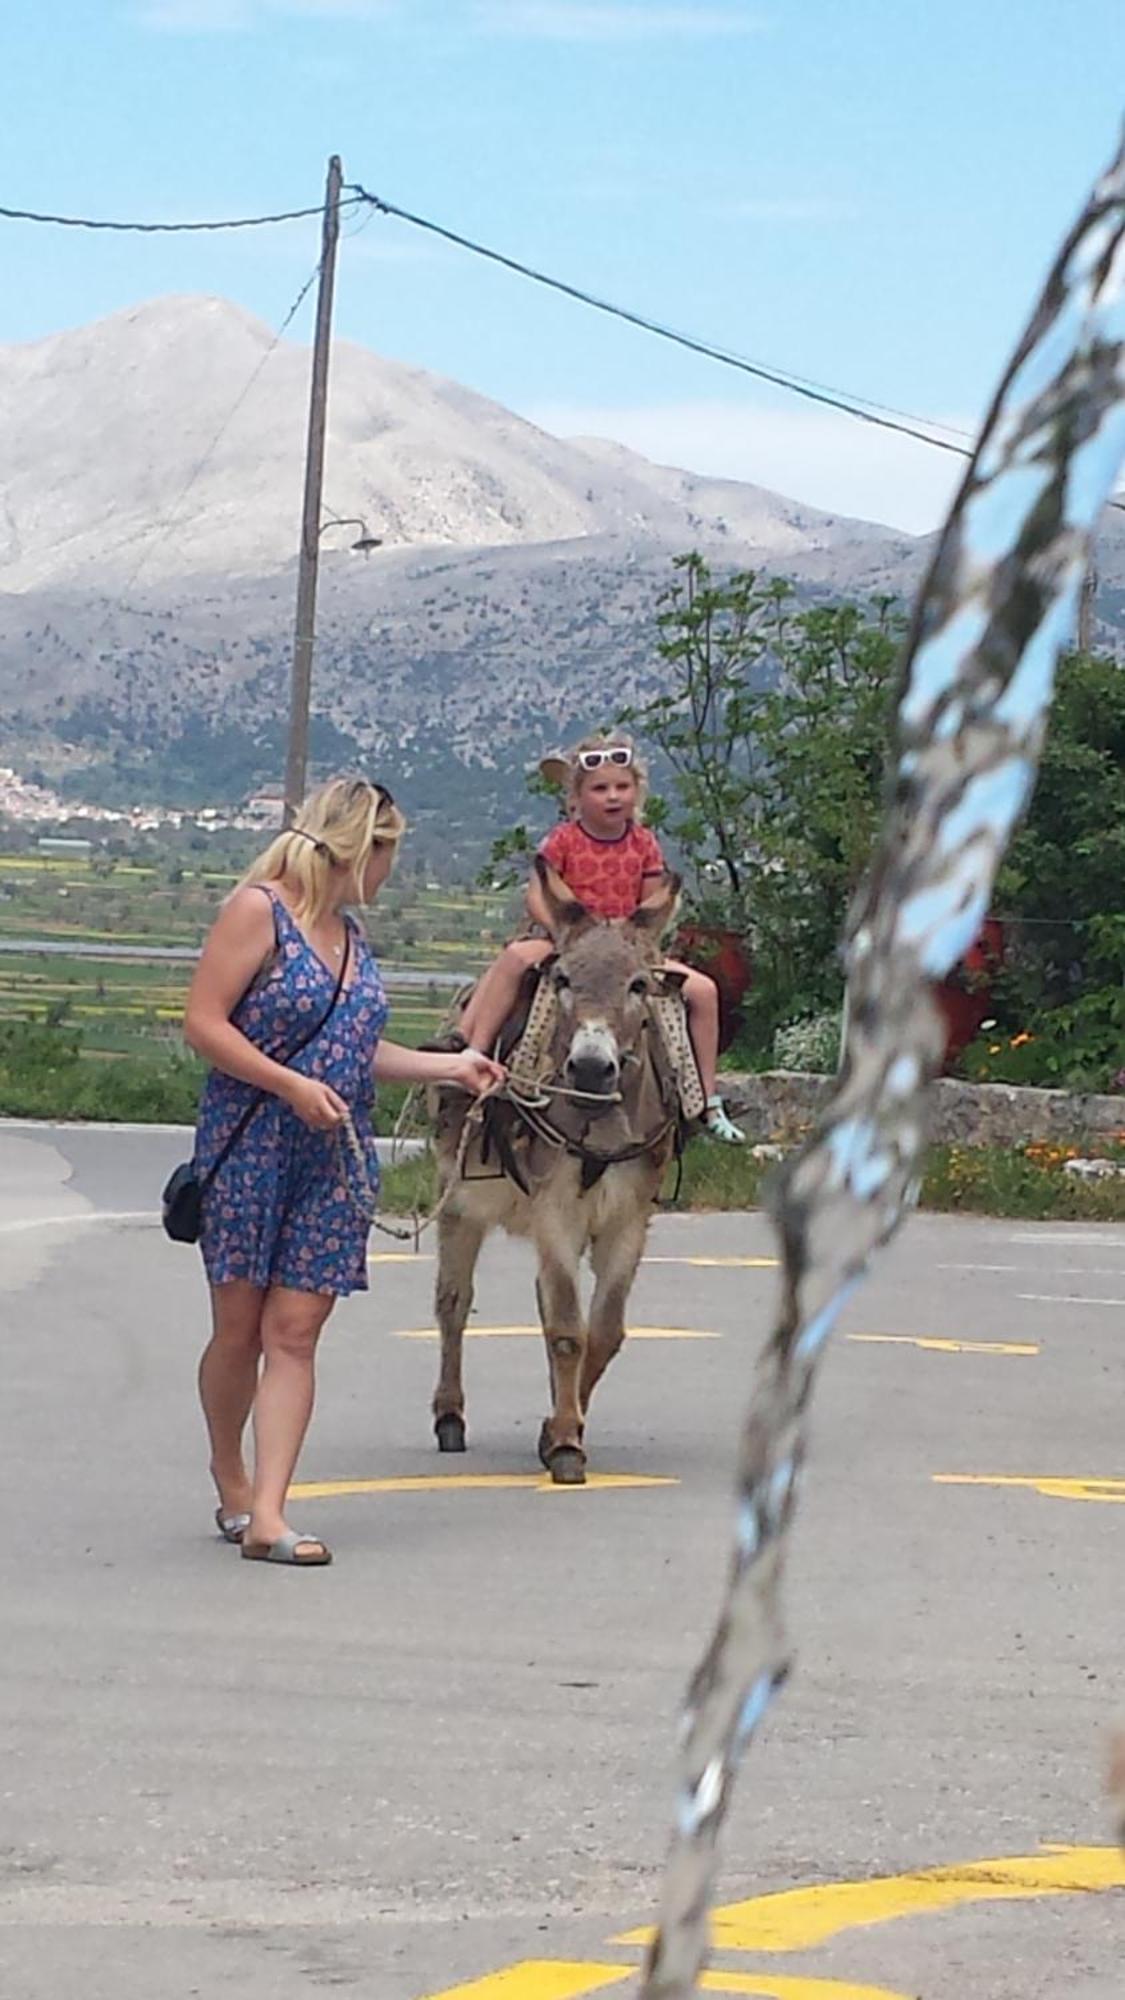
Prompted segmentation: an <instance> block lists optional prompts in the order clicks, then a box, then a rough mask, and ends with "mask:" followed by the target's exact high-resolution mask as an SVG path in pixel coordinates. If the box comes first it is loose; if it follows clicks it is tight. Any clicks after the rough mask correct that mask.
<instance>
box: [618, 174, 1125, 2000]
mask: <svg viewBox="0 0 1125 2000" xmlns="http://www.w3.org/2000/svg"><path fill="white" fill-rule="evenodd" d="M1123 417H1125V146H1123V147H1122V150H1121V151H1120V152H1119V153H1118V155H1117V158H1116V160H1115V161H1114V163H1113V165H1112V166H1111V167H1110V169H1109V171H1108V172H1107V173H1106V174H1105V175H1104V177H1103V178H1102V180H1101V181H1100V182H1099V183H1098V184H1097V186H1096V187H1095V189H1094V191H1093V194H1092V196H1091V198H1090V201H1089V203H1088V204H1087V206H1086V208H1085V210H1084V211H1083V214H1082V215H1081V217H1080V218H1079V220H1078V222H1077V224H1076V225H1075V227H1074V229H1073V230H1072V231H1071V233H1070V235H1069V236H1068V237H1067V238H1066V241H1065V242H1064V244H1063V246H1062V249H1061V251H1060V253H1059V255H1058V257H1057V259H1056V261H1055V264H1054V268H1053V269H1052V271H1051V273H1050V276H1049V277H1048V280H1047V284H1046V287H1045V289H1044V292H1043V296H1042V298H1041V300H1040V301H1039V304H1038V305H1037V306H1036V308H1035V311H1034V312H1033V314H1032V317H1031V321H1030V324H1029V326H1028V328H1027V331H1026V333H1025V335H1024V337H1023V339H1022V340H1021V341H1020V344H1019V346H1018V348H1017V350H1016V354H1015V357H1014V359H1013V361H1012V363H1011V365H1010V367H1009V369H1008V371H1007V373H1006V375H1005V377H1004V379H1003V382H1002V383H1001V386H1000V389H999V391H998V393H997V396H996V399H995V401H994V403H993V406H992V410H991V412H990V413H989V417H988V420H987V422H986V424H985V428H984V431H983V434H982V437H981V442H980V445H979V446H978V448H977V451H976V452H975V454H974V456H973V461H972V464H971V466H970V468H969V471H968V473H967V475H966V478H965V482H964V485H963V486H962V488H961V491H960V493H959V495H958V497H957V499H956V501H955V503H954V506H953V509H952V511H951V513H950V516H949V520H948V522H947V524H946V527H945V530H944V532H943V534H942V537H941V540H940V543H939V545H938V549H937V552H936V555H935V557H934V561H933V565H932V567H931V569H930V572H929V575H928V577H927V579H926V582H925V584H924V586H923V589H922V592H921V595H920V598H919V601H918V606H917V609H916V611H915V615H914V621H913V625H912V628H911V632H910V636H909V639H908V641H907V647H906V670H905V672H904V677H903V686H902V692H901V698H900V705H899V711H898V719H897V734H896V741H895V746H894V755H895V764H896V789H895V794H894V799H893V803H892V805H891V808H890V811H889V813H888V815H887V820H886V823H885V825H884V829H883V833H882V837H881V840H880V844H879V847H878V850H877V853H876V857H875V861H874V865H873V868H872V871H871V875H870V878H869V881H868V883H867V885H866V886H865V888H864V890H863V892H862V894H861V895H860V897H859V899H858V901H857V904H856V907H855V910H854V912H853V914H852V918H851V922H850V925H849V938H848V951H847V960H848V996H849V1006H848V1029H847V1038H846V1049H845V1058H844V1063H843V1067H842V1069H841V1072H840V1076H839V1079H838V1082H837V1084H836V1086H835V1089H834V1091H833V1094H832V1097H831V1099H830V1100H829V1103H828V1106H827V1109H826V1110H825V1112H824V1114H823V1116H822V1118H821V1121H820V1124H819V1127H818V1130H817V1131H816V1133H815V1134H814V1136H813V1138H812V1140H811V1141H810V1143H809V1144H808V1146H807V1147H806V1148H805V1150H804V1151H803V1152H802V1153H801V1154H800V1155H799V1156H798V1157H797V1159H796V1160H795V1161H794V1163H793V1164H792V1166H791V1167H790V1169H789V1171H788V1173H787V1174H786V1176H785V1178H784V1181H783V1186H782V1192H781V1196H780V1201H779V1214H778V1218H777V1219H778V1231H779V1235H780V1239H781V1249H782V1257H783V1263H784V1293H783V1307H782V1312H781V1317H780V1319H779V1322H778V1324H777V1326H776V1328H775V1330H774V1333H773V1336H772V1338H771V1340H770V1342H769V1345H768V1347H767V1348H766V1351H765V1354H764V1356H763V1357H762V1359H761V1361H760V1363H759V1364H758V1368H757V1371H756V1376H755V1382H754V1389H753V1395H752V1399H751V1404H750V1410H749V1414H748V1416H747V1419H746V1423H745V1427H744V1430H743V1435H742V1449H741V1457H740V1463H739V1474H738V1517H737V1528H736V1535H735V1546H734V1552H733V1556H732V1560H731V1568H730V1575H729V1580H728V1585H727V1590H726V1595H725V1598H724V1601H723V1604H722V1606H721V1608H720V1612H719V1617H718V1621H717V1624H716V1627H715V1631H714V1635H713V1637H712V1639H711V1642H710V1645H709V1646H708V1648H707V1651H706V1653H705V1654H704V1657H703V1660H702V1662H701V1664H700V1666H699V1668H698V1670H697V1672H696V1674H695V1677H694V1680H693V1682H692V1685H691V1688H690V1691H689V1694H688V1700H687V1708H686V1715H685V1722H684V1747H683V1761H682V1778H681V1789H680V1795H679V1802H678V1812H677V1831H676V1834H675V1837H674V1840H673V1843H672V1850H671V1855H670V1858H669V1863H668V1869H667V1873H666V1876H665V1880H664V1888H663V1895H662V1898H661V1907H660V1923H659V1929H658V1931H657V1934H656V1939H655V1942H654V1944H653V1946H652V1949H651V1951H650V1953H649V1956H648V1961H647V1964H646V1968H645V1971H644V1974H643V1976H642V1982H641V2000H688V1996H689V1995H690V1994H691V1993H692V1992H693V1991H694V1990H695V1985H696V1981H697V1978H698V1976H699V1973H700V1970H701V1968H702V1965H703V1963H704V1960H705V1957H706V1954H707V1946H708V1922H707V1910H708V1904H709V1902H710V1900H711V1891H712V1886H713V1881H714V1872H715V1863H716V1848H717V1842H718V1835H719V1831H720V1828H721V1825H722V1821H723V1818H724V1815H725V1812H726V1808H727V1805H728V1802H729V1799H730V1795H731V1789H732V1786H733V1783H734V1779H735V1775H736V1771H737V1768H738V1764H739V1761H740V1758H741V1754H742V1752H743V1750H744V1749H745V1747H746V1745H747V1743H748V1742H749V1741H750V1739H751V1738H752V1736H753V1735H754V1733H755V1731H756V1729H757V1728H758V1725H759V1724H760V1723H761V1721H762V1718H763V1716H764V1715H765V1714H766V1712H767V1710H768V1709H769V1707H770V1704H771V1701H772V1699H773V1696H774V1694H775V1692H776V1690H777V1689H778V1687H779V1686H780V1685H781V1683H782V1681H783V1680H784V1678H785V1675H786V1672H787V1669H788V1659H787V1649H786V1644H785V1637H784V1632H783V1627H782V1610H781V1576H782V1572H783V1567H784V1561H785V1555H786V1547H787V1537H788V1531H789V1527H790V1524H791V1522H792V1519H793V1514H794V1511H795V1507H796V1499H797V1490H798V1481H799V1477H800V1472H801V1467H802V1463H803V1460H804V1456H805V1444H806V1424H807V1419H808V1412H809V1407H810V1401H811V1396H812V1390H813V1386H814V1377H815V1371H816V1365H817V1361H818V1359H819V1357H820V1354H821V1352H822V1350H823V1347H824V1343H825V1341H826V1339H827V1337H828V1334H829V1332H830V1331H831V1328H832V1325H833V1322H834V1321H835V1318H836V1315H837V1314H838V1312H839V1310H840V1307H841V1305H842V1304H843V1302H844V1300H845V1299H846V1298H847V1297H848V1295H849V1293H850V1292H851V1291H852V1290H853V1288H854V1287H855V1286H856V1285H857V1284H858V1283H859V1281H860V1279H861V1277H862V1276H863V1273H864V1271H865V1269H866V1266H867V1263H868V1260H869V1258H870V1256H871V1255H872V1253H873V1252H874V1251H875V1250H876V1249H877V1248H878V1247H879V1246H881V1245H882V1244H884V1243H885V1242H886V1241H887V1240H888V1238H889V1237H890V1236H891V1235H892V1233H893V1232H894V1230H895V1229H896V1228H897V1227H898V1224H899V1222H900V1221H901V1219H902V1215H903V1212H904V1210H905V1209H906V1208H908V1207H909V1206H910V1204H911V1203H912V1200H913V1198H914V1194H915V1190H916V1179H915V1177H916V1174H917V1171H918V1167H919V1163H920V1158H921V1151H922V1146H923V1132H924V1098H925V1092H926V1086H927V1084H928V1083H929V1081H930V1080H931V1079H932V1077H933V1075H934V1074H935V1072H936V1069H937V1066H938V1062H939V1059H940V1049H941V1043H942V1033H941V1027H940V1023H939V1021H938V1016H937V1010H936V1008H935V1006H934V1003H933V1000H932V998H931V997H930V996H931V992H932V987H933V983H934V981H936V980H940V979H941V978H942V977H943V976H944V975H945V974H946V973H947V972H948V971H949V970H950V968H951V967H952V966H954V965H955V964H957V963H958V962H959V960H960V959H961V958H962V957H963V956H964V953H965V952H966V950H967V949H968V947H969V946H970V945H971V943H972V941H973V939H974V938H975V937H976V936H977V935H978V933H979V931H980V927H981V923H982V921H983V919H984V916H985V913H986V911H987V909H988V903H989V896H990V893H991V889H992V883H993V880H994V878H995V874H996V870H997V868H998V866H999V863H1000V859H1001V857H1002V855H1003V852H1004V849H1005V846H1006V844H1007V841H1008V838H1009V835H1010V833H1011V830H1012V827H1013V824H1014V822H1015V819H1016V817H1017V815H1018V813H1019V812H1020V810H1021V808H1022V806H1023V804H1024V802H1025V800H1026V799H1027V797H1028V796H1029V793H1030V790H1031V786H1032V783H1033V780H1034V775H1035V766H1036V762H1037V759H1038V756H1039V751H1040V748H1041V745H1042V742H1043V737H1044V733H1045V729H1046V718H1047V712H1048V708H1049V704H1050V699H1051V689H1052V680H1053V673H1054V664H1055V659H1056V656H1057V654H1058V651H1059V648H1060V647H1061V646H1062V645H1063V643H1064V642H1065V641H1066V639H1067V637H1068V636H1069V634H1071V633H1072V632H1073V630H1074V623H1075V616H1076V611H1077V606H1078V600H1079V593H1080V591H1081V588H1082V581H1083V577H1084V574H1085V570H1086V566H1087V563H1088V560H1089V555H1090V549H1091V544H1092V539H1093V533H1094V529H1095V527H1096V524H1097V521H1098V518H1099V516H1100V513H1101V510H1102V507H1103V505H1104V504H1105V500H1106V497H1107V495H1108V494H1109V492H1110V490H1111V488H1112V484H1113V478H1114V475H1115V472H1116V469H1117V463H1118V460H1119V458H1120V457H1121V453H1122V445H1123V441H1125V437H1123V434H1125V425H1123V421H1122V420H1123Z"/></svg>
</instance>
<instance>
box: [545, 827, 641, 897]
mask: <svg viewBox="0 0 1125 2000" xmlns="http://www.w3.org/2000/svg"><path fill="white" fill-rule="evenodd" d="M539 852H540V854H541V855H542V856H543V858H544V860H545V861H549V862H550V865H551V867H552V868H553V869H554V870H555V873H556V874H557V875H561V876H562V878H563V881H564V882H565V883H566V886H567V888H568V889H569V890H570V892H571V895H572V896H577V898H578V901H579V902H580V903H584V904H585V905H586V908H587V909H588V910H589V912H590V914H591V916H595V917H631V916H632V914H633V912H634V910H635V909H636V908H637V906H638V904H639V903H640V902H641V899H642V898H643V896H644V893H645V889H646V887H648V886H650V885H651V880H652V878H653V876H657V875H663V874H664V872H665V869H664V856H663V855H662V853H661V852H660V842H659V841H658V840H657V838H656V835H655V834H654V833H653V832H652V831H651V829H650V828H649V827H647V826H638V825H637V824H636V822H635V821H632V820H631V821H630V823H629V825H628V826H627V827H626V829H625V831H624V833H621V834H618V836H617V839H616V840H598V839H597V838H596V836H595V835H594V834H592V833H587V831H586V829H585V827H584V826H581V825H580V824H579V822H578V821H577V820H573V819H572V820H565V821H560V823H559V825H558V826H554V827H552V828H551V831H550V833H549V834H548V835H547V838H546V839H545V840H544V841H542V842H541V844H540V848H539Z"/></svg>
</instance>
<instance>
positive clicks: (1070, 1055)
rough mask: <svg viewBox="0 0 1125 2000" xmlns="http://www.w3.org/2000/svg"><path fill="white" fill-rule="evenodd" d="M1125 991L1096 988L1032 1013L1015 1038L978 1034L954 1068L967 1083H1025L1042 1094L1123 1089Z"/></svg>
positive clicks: (1124, 1084) (1119, 988)
mask: <svg viewBox="0 0 1125 2000" xmlns="http://www.w3.org/2000/svg"><path fill="white" fill-rule="evenodd" d="M1123 1060H1125V987H1121V986H1107V987H1101V988H1099V989H1097V990H1096V991H1094V992H1093V993H1084V994H1083V995H1082V997H1081V999H1079V1000H1075V1001H1072V1002H1071V1003H1070V1005H1069V1006H1062V1007H1055V1008H1053V1009H1052V1010H1051V1011H1050V1012H1047V1011H1044V1013H1043V1014H1041V1015H1033V1016H1032V1018H1031V1027H1030V1028H1027V1029H1024V1030H1023V1031H1022V1032H1021V1033H1019V1034H1015V1035H1010V1036H1009V1035H1003V1034H999V1033H995V1034H991V1035H983V1036H981V1037H980V1038H979V1040H977V1041H975V1042H970V1044H969V1046H968V1048H967V1049H965V1050H964V1051H963V1052H962V1055H961V1057H960V1060H959V1062H958V1064H957V1070H958V1074H959V1075H961V1076H964V1077H967V1078H968V1079H969V1081H970V1082H972V1083H1013V1084H1030V1085H1033V1086H1035V1087H1037V1088H1039V1089H1043V1090H1077V1091H1095V1092H1102V1093H1108V1092H1112V1091H1115V1090H1122V1089H1125V1070H1123V1069H1122V1062H1123Z"/></svg>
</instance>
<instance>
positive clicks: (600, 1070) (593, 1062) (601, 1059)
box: [564, 1045, 621, 1098]
mask: <svg viewBox="0 0 1125 2000" xmlns="http://www.w3.org/2000/svg"><path fill="white" fill-rule="evenodd" d="M564 1074H565V1076H566V1081H567V1085H568V1087H569V1088H570V1089H571V1090H580V1091H583V1092H585V1093H588V1094H589V1095H590V1096H591V1097H592V1098H598V1097H604V1098H609V1097H612V1096H613V1095H614V1094H615V1092H616V1090H617V1087H618V1084H619V1082H620V1080H621V1065H620V1063H619V1062H618V1060H617V1057H616V1055H614V1054H612V1053H611V1052H610V1050H608V1049H606V1048H602V1047H598V1046H596V1045H594V1046H589V1045H588V1046H587V1047H585V1048H581V1049H578V1048H575V1049H572V1050H571V1052H570V1054H569V1056H568V1057H567V1059H566V1063H565V1064H564Z"/></svg>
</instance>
